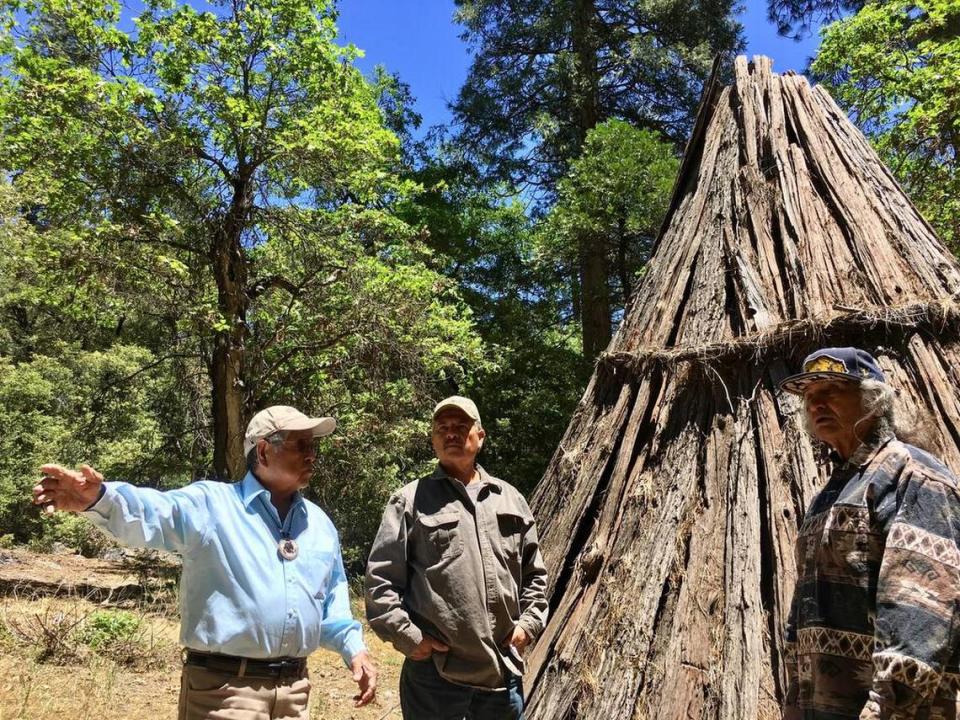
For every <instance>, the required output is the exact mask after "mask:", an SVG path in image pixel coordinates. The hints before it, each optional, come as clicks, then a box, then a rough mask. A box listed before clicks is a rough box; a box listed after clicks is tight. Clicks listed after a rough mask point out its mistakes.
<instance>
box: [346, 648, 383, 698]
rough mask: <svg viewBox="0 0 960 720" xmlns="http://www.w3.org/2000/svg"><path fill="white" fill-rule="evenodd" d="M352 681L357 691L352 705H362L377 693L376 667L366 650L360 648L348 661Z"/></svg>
mask: <svg viewBox="0 0 960 720" xmlns="http://www.w3.org/2000/svg"><path fill="white" fill-rule="evenodd" d="M350 669H351V670H352V671H353V681H354V682H355V683H356V684H357V688H358V690H359V692H358V693H357V694H356V695H354V696H353V706H354V707H363V706H364V705H366V704H367V703H369V702H371V701H372V700H373V699H374V698H375V697H376V695H377V668H376V666H375V665H374V664H373V660H371V659H370V655H369V654H368V653H367V651H366V650H361V651H360V652H358V653H357V654H356V655H354V656H353V659H352V660H351V661H350Z"/></svg>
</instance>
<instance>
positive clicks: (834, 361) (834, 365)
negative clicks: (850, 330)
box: [780, 347, 887, 395]
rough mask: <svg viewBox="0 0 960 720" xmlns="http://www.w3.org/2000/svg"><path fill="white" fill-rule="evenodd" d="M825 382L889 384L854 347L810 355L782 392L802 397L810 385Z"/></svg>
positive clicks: (784, 383)
mask: <svg viewBox="0 0 960 720" xmlns="http://www.w3.org/2000/svg"><path fill="white" fill-rule="evenodd" d="M823 380H840V381H844V382H854V383H857V384H858V385H859V384H860V383H861V382H862V381H864V380H876V381H878V382H886V381H887V379H886V377H884V374H883V370H881V369H880V366H879V365H878V364H877V361H876V359H874V357H873V355H871V354H870V353H868V352H865V351H863V350H860V349H858V348H852V347H843V348H823V349H822V350H817V351H816V352H814V353H810V354H809V355H807V357H806V359H804V361H803V372H801V373H798V374H796V375H791V376H790V377H788V378H787V379H786V380H784V381H782V382H781V383H780V389H781V390H783V391H784V392H788V393H793V394H794V395H803V391H804V390H806V389H807V386H808V385H809V384H810V383H813V382H819V381H823Z"/></svg>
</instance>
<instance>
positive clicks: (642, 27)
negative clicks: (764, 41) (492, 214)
mask: <svg viewBox="0 0 960 720" xmlns="http://www.w3.org/2000/svg"><path fill="white" fill-rule="evenodd" d="M457 6H458V12H457V17H458V19H459V20H460V22H461V23H463V25H464V27H465V32H464V36H463V37H464V39H466V40H467V41H469V42H470V43H471V44H472V45H473V47H474V50H475V55H474V59H473V63H472V65H471V68H470V71H469V74H468V76H467V79H466V82H465V83H464V85H463V87H462V88H461V90H460V93H459V95H458V97H457V99H456V102H455V103H454V106H453V109H454V112H455V116H456V120H457V123H458V125H460V134H459V136H458V141H459V142H460V143H461V145H462V146H463V147H464V148H466V149H467V151H468V152H469V153H470V154H471V156H472V157H474V158H476V159H477V161H478V162H480V163H481V164H482V165H484V166H485V167H490V169H491V170H492V172H493V173H494V175H495V176H496V177H498V178H499V179H502V180H509V181H511V184H512V185H513V186H515V187H526V188H529V187H530V186H531V185H532V186H533V187H534V188H536V189H539V190H543V191H546V195H547V198H548V199H550V193H551V191H552V190H553V187H554V184H555V183H556V181H557V180H558V179H559V178H560V177H562V176H563V174H564V172H565V170H566V166H567V163H568V162H569V161H570V160H571V159H573V158H575V157H577V156H578V155H579V154H580V151H581V148H582V145H583V141H584V139H585V134H586V132H587V131H588V130H590V129H591V128H592V127H593V126H594V125H595V124H597V123H599V122H602V121H604V120H607V119H609V118H613V117H618V118H622V119H624V120H627V121H629V122H630V123H631V124H633V125H636V126H637V127H648V128H655V129H657V130H659V131H660V132H661V133H662V134H663V135H664V136H665V137H669V138H671V139H672V140H673V141H674V142H676V143H677V144H680V143H682V142H683V141H684V140H685V138H686V135H687V133H688V131H689V130H690V128H691V126H692V123H693V119H694V115H695V113H696V108H697V103H698V102H699V99H700V95H701V88H702V83H703V81H704V80H705V79H706V77H707V75H708V74H709V72H710V68H711V64H712V62H713V59H714V57H715V56H716V55H717V54H728V55H732V54H733V52H735V51H736V50H737V49H739V48H740V47H742V40H741V37H740V35H741V28H740V26H739V24H738V23H737V22H736V20H735V19H734V17H733V16H734V13H735V12H736V3H734V2H730V1H728V0H720V1H718V2H700V1H695V2H676V0H628V1H626V2H624V1H623V0H591V1H589V2H582V1H580V0H577V1H574V0H522V2H505V0H457Z"/></svg>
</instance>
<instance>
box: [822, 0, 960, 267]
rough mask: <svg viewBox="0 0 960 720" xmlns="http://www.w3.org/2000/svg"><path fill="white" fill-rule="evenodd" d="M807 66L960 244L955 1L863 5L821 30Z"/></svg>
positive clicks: (948, 237)
mask: <svg viewBox="0 0 960 720" xmlns="http://www.w3.org/2000/svg"><path fill="white" fill-rule="evenodd" d="M812 69H813V71H814V72H815V73H816V75H817V76H818V79H820V80H821V82H823V83H824V84H825V85H826V86H827V87H828V88H829V89H830V91H831V94H832V95H833V96H834V97H835V98H836V99H837V101H838V102H839V103H840V105H841V106H842V107H844V108H845V109H846V110H847V111H848V112H850V113H851V114H852V116H853V118H854V120H855V121H856V122H857V123H858V124H859V126H860V127H861V128H862V129H863V131H864V132H865V133H866V134H867V136H868V137H869V138H870V139H871V141H872V142H873V144H874V146H875V147H876V148H877V150H878V152H879V153H880V155H881V157H882V158H883V159H884V161H885V162H886V163H887V165H888V166H889V167H890V168H891V169H892V170H893V172H894V174H895V175H896V176H897V178H898V179H899V181H900V182H901V184H902V185H903V186H904V188H905V189H906V191H907V192H908V194H909V195H910V196H911V197H912V198H913V200H914V202H916V203H917V206H918V207H919V209H920V210H921V212H922V213H923V214H924V216H925V217H926V218H927V220H929V221H930V223H931V224H932V225H933V226H934V228H936V230H937V231H938V233H939V234H940V237H941V238H942V239H943V240H944V241H945V242H947V243H948V244H950V245H951V246H952V247H953V248H954V249H955V250H960V164H958V163H960V155H958V152H960V104H958V103H957V98H958V97H960V4H958V3H957V2H956V0H924V1H923V2H883V3H870V4H867V5H865V6H864V7H863V9H862V10H860V11H859V12H858V13H857V14H856V15H854V16H852V17H849V18H846V19H844V20H841V21H839V22H837V23H834V24H833V25H830V26H829V27H828V28H826V29H825V30H824V34H823V43H822V45H821V47H820V52H819V54H818V56H817V58H816V60H815V61H814V63H813V66H812Z"/></svg>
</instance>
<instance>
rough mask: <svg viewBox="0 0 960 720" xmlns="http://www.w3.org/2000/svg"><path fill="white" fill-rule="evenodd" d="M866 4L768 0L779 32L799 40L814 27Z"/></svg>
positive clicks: (856, 1)
mask: <svg viewBox="0 0 960 720" xmlns="http://www.w3.org/2000/svg"><path fill="white" fill-rule="evenodd" d="M865 4H866V2H865V0H767V11H768V14H769V17H770V21H771V22H773V23H774V24H775V25H776V26H777V32H778V33H780V34H781V35H786V36H788V37H791V38H794V39H797V40H799V39H801V38H804V37H808V36H809V35H810V34H811V33H812V30H813V28H815V27H818V26H820V25H823V24H825V23H830V22H834V21H835V20H838V19H840V18H842V17H843V16H844V15H847V14H849V13H851V12H856V11H857V10H859V9H860V8H862V7H863V6H864V5H865Z"/></svg>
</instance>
